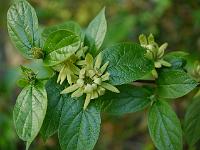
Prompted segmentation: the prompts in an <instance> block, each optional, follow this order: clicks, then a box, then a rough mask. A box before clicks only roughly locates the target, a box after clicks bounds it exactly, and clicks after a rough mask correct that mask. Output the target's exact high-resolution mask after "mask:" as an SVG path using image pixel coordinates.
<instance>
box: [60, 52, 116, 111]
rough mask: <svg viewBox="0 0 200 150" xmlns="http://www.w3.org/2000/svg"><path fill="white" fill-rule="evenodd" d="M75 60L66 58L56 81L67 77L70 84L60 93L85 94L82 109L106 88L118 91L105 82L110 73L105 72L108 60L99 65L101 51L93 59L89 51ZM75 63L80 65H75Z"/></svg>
mask: <svg viewBox="0 0 200 150" xmlns="http://www.w3.org/2000/svg"><path fill="white" fill-rule="evenodd" d="M76 60H77V59H69V60H67V63H66V65H65V66H64V67H65V68H63V69H61V71H60V74H59V76H58V81H60V83H62V82H63V81H64V80H65V78H66V77H67V80H68V83H69V84H70V86H68V87H67V88H65V89H64V90H63V91H62V92H61V94H66V93H72V94H71V97H81V96H82V95H83V94H86V99H85V103H84V109H86V108H87V106H88V104H89V103H90V101H91V100H92V99H96V98H98V97H99V96H101V95H104V93H105V91H106V89H107V90H110V91H112V92H115V93H119V90H118V89H117V88H116V87H114V86H113V85H111V84H109V83H107V82H106V81H108V80H109V76H110V74H109V73H108V72H106V69H107V67H108V64H109V62H106V63H105V64H103V65H101V64H102V54H101V53H100V54H98V55H97V57H96V60H95V61H94V58H93V56H92V55H91V54H89V53H87V54H86V56H85V59H84V60H77V61H76ZM71 61H73V62H71ZM75 64H76V65H78V66H80V67H77V66H76V65H75ZM69 68H70V70H69ZM72 75H73V76H72ZM72 78H73V80H72ZM74 81H75V82H74Z"/></svg>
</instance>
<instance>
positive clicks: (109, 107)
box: [96, 85, 152, 115]
mask: <svg viewBox="0 0 200 150" xmlns="http://www.w3.org/2000/svg"><path fill="white" fill-rule="evenodd" d="M117 88H118V89H119V91H120V93H119V94H117V93H112V92H107V93H106V94H105V95H104V96H101V97H100V98H99V99H97V100H96V101H97V103H98V105H99V106H100V107H101V110H102V111H105V112H107V113H109V114H113V115H122V114H126V113H133V112H137V111H141V110H143V109H145V108H146V107H147V106H148V105H149V104H150V103H151V100H150V96H151V95H152V91H150V90H148V89H146V88H142V87H134V86H131V85H123V86H119V87H117Z"/></svg>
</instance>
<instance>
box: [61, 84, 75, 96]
mask: <svg viewBox="0 0 200 150" xmlns="http://www.w3.org/2000/svg"><path fill="white" fill-rule="evenodd" d="M78 88H79V85H78V84H73V85H70V86H69V87H67V88H65V89H64V90H63V91H62V92H61V93H60V94H67V93H71V92H73V91H75V90H77V89H78Z"/></svg>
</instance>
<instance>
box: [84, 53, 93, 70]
mask: <svg viewBox="0 0 200 150" xmlns="http://www.w3.org/2000/svg"><path fill="white" fill-rule="evenodd" d="M85 61H86V67H87V69H93V64H94V60H93V57H92V55H91V54H89V53H87V55H86V57H85Z"/></svg>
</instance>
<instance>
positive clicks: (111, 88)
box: [101, 82, 120, 93]
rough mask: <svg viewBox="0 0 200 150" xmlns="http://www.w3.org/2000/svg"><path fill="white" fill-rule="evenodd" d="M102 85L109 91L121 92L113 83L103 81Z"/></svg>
mask: <svg viewBox="0 0 200 150" xmlns="http://www.w3.org/2000/svg"><path fill="white" fill-rule="evenodd" d="M101 86H102V87H103V88H105V89H107V90H109V91H112V92H115V93H120V91H119V90H118V89H117V88H116V87H115V86H113V85H111V84H109V83H105V82H102V84H101Z"/></svg>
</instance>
